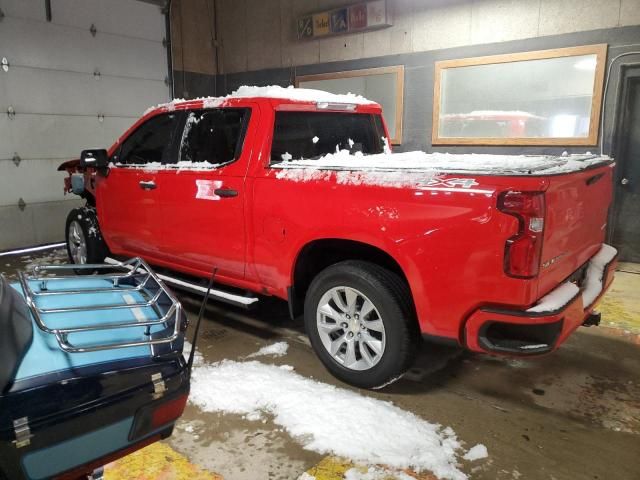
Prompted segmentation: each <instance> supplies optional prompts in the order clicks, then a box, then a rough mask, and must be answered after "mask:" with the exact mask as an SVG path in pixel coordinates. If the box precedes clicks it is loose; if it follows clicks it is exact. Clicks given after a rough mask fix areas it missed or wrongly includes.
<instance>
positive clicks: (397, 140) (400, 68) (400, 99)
mask: <svg viewBox="0 0 640 480" xmlns="http://www.w3.org/2000/svg"><path fill="white" fill-rule="evenodd" d="M389 73H394V74H395V75H396V118H395V132H396V134H395V136H394V137H393V138H392V139H391V144H392V145H400V144H401V143H402V115H403V112H404V65H394V66H391V67H378V68H365V69H362V70H347V71H342V72H331V73H319V74H316V75H300V76H296V81H295V85H296V87H299V85H300V82H309V81H318V80H336V79H341V78H354V77H366V76H370V75H386V74H389Z"/></svg>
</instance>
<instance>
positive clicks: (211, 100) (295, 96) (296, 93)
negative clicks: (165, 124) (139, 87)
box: [144, 85, 377, 115]
mask: <svg viewBox="0 0 640 480" xmlns="http://www.w3.org/2000/svg"><path fill="white" fill-rule="evenodd" d="M234 98H272V99H280V100H290V101H293V102H314V103H350V104H354V105H377V103H376V102H374V101H372V100H368V99H366V98H364V97H363V96H362V95H356V94H354V93H345V94H336V93H329V92H325V91H323V90H313V89H310V88H296V87H293V86H289V87H286V88H285V87H281V86H279V85H269V86H266V87H252V86H248V85H243V86H241V87H240V88H238V89H237V90H236V91H234V92H233V93H230V94H229V95H227V96H224V97H199V98H194V99H192V100H186V99H184V98H176V99H174V100H172V101H171V102H168V103H161V104H159V105H156V106H154V107H151V108H149V109H147V111H145V113H144V114H145V115H146V114H147V113H149V112H152V111H153V110H156V109H158V108H163V107H164V108H167V109H169V110H171V109H172V108H175V107H176V106H177V105H180V104H183V103H189V102H197V101H201V102H203V104H204V107H205V108H214V107H217V106H220V105H222V103H223V102H224V101H225V100H231V99H234Z"/></svg>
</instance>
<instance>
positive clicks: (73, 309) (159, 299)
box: [18, 258, 186, 355]
mask: <svg viewBox="0 0 640 480" xmlns="http://www.w3.org/2000/svg"><path fill="white" fill-rule="evenodd" d="M78 270H90V271H92V272H94V271H105V270H107V271H112V272H113V273H98V274H93V275H78V274H77V271H78ZM43 272H47V274H48V275H49V276H43ZM63 272H70V273H72V274H71V275H56V273H63ZM52 274H53V275H52ZM18 278H19V281H20V285H21V287H22V291H23V292H24V297H25V301H26V303H27V306H28V307H29V309H30V310H31V313H32V314H33V318H34V320H35V322H36V325H37V326H38V327H39V328H40V330H42V331H44V332H46V333H49V334H51V335H54V336H55V338H56V340H57V342H58V344H59V346H60V348H61V349H62V350H64V351H65V352H69V353H87V352H97V351H102V350H113V349H118V348H129V347H142V346H150V347H151V350H152V353H153V354H154V355H155V354H156V352H155V350H154V348H153V347H154V346H157V345H166V344H171V343H173V342H175V341H176V340H178V339H179V337H180V335H181V332H182V331H183V330H184V328H186V320H185V318H186V317H185V316H184V313H183V309H182V305H181V304H180V302H179V301H178V300H177V299H176V298H175V297H174V295H173V294H172V293H171V292H170V291H169V290H168V289H167V288H166V286H165V285H164V283H163V281H162V280H161V279H160V278H159V277H158V276H157V274H156V273H155V272H154V271H153V270H152V269H151V268H150V267H149V265H147V263H146V262H145V261H144V260H142V259H141V258H132V259H130V260H127V261H126V262H114V263H113V264H86V265H76V264H69V265H37V266H34V267H32V268H31V269H30V270H29V272H23V271H20V272H18ZM70 280H71V281H73V280H75V282H72V283H79V282H82V281H90V283H95V282H93V281H94V280H106V281H107V282H108V283H110V284H111V285H109V286H104V287H94V286H88V287H87V288H82V287H74V288H59V287H55V284H56V283H58V284H60V283H59V282H61V281H67V282H68V281H70ZM30 283H36V284H37V286H38V289H37V291H36V290H34V289H33V288H32V286H31V284H30ZM50 284H52V285H50ZM52 287H53V288H52ZM120 292H123V293H127V292H129V293H132V292H137V293H138V294H139V295H140V296H142V298H143V299H144V300H145V301H137V302H136V303H129V302H128V301H125V302H124V303H112V304H105V305H103V304H99V305H94V306H69V307H57V308H43V307H41V306H38V304H37V300H38V299H39V298H43V297H51V296H59V295H74V296H75V295H94V294H101V293H102V294H105V293H120ZM76 298H77V297H76ZM142 308H151V309H153V312H154V313H155V315H156V316H157V318H155V319H149V318H141V319H139V317H140V310H139V309H142ZM136 309H138V310H136ZM105 310H108V311H120V310H129V311H130V312H131V314H132V315H133V316H134V317H135V318H137V320H126V321H124V320H119V321H115V322H108V323H101V324H94V325H75V326H71V327H64V328H51V327H49V326H47V324H46V322H45V319H44V317H45V316H46V315H48V314H60V313H87V314H90V313H91V312H96V311H105ZM155 326H164V328H163V329H162V330H161V331H160V332H157V333H152V331H151V329H152V327H155ZM134 327H145V329H144V335H143V336H144V337H146V338H144V339H143V340H139V341H124V342H114V343H98V344H92V345H74V344H73V343H71V342H70V341H69V335H71V334H77V333H82V332H98V331H108V330H115V329H126V328H134ZM141 338H142V337H141ZM180 344H181V342H180Z"/></svg>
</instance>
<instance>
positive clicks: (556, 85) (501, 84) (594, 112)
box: [432, 45, 607, 145]
mask: <svg viewBox="0 0 640 480" xmlns="http://www.w3.org/2000/svg"><path fill="white" fill-rule="evenodd" d="M606 51H607V46H606V45H591V46H584V47H572V48H561V49H555V50H544V51H537V52H524V53H516V54H508V55H496V56H490V57H479V58H468V59H462V60H447V61H442V62H436V70H435V75H436V77H435V90H434V112H433V113H434V115H433V131H432V141H433V144H436V145H437V144H442V145H456V144H471V145H473V144H476V145H487V144H490V145H554V144H562V145H596V144H597V137H598V126H599V116H600V104H601V100H602V83H603V78H604V67H605V61H606Z"/></svg>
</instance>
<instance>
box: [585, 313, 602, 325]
mask: <svg viewBox="0 0 640 480" xmlns="http://www.w3.org/2000/svg"><path fill="white" fill-rule="evenodd" d="M601 317H602V314H601V313H600V312H596V311H595V310H594V311H593V312H591V313H590V314H589V316H588V317H587V318H585V319H584V322H582V326H583V327H597V326H598V325H600V318H601Z"/></svg>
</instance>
